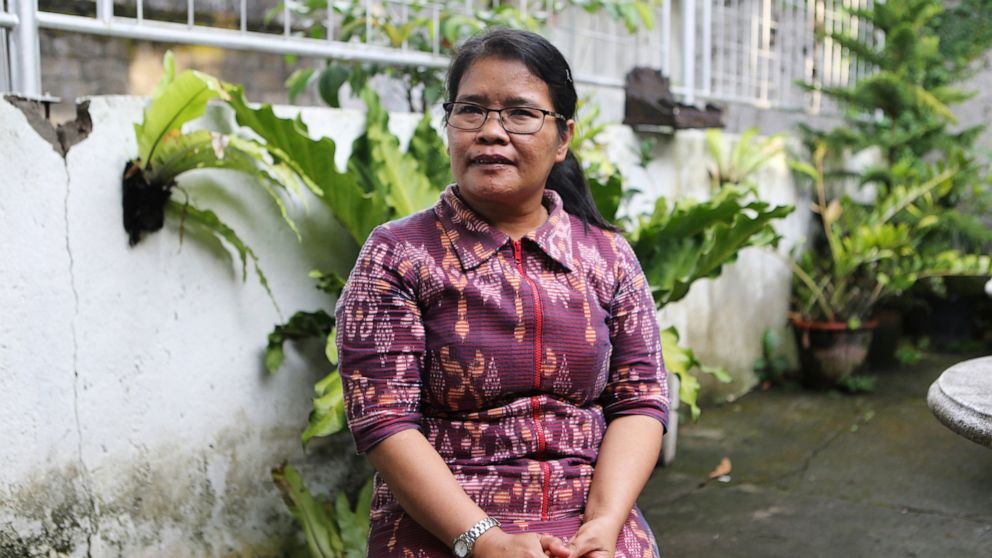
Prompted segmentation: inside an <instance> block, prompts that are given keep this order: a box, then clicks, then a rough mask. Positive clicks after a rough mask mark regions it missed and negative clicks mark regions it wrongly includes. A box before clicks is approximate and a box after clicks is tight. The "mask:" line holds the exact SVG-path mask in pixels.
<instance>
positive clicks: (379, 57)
mask: <svg viewBox="0 0 992 558" xmlns="http://www.w3.org/2000/svg"><path fill="white" fill-rule="evenodd" d="M229 1H231V0H229ZM233 1H234V2H236V3H238V13H237V19H236V20H234V21H236V27H235V26H233V25H229V28H224V27H221V26H218V25H202V24H198V23H197V18H196V14H197V9H196V5H197V2H196V0H185V8H186V10H185V11H186V17H185V21H182V22H180V21H162V20H157V19H152V18H150V17H148V14H149V12H151V11H158V12H161V6H162V5H164V4H171V5H172V6H175V4H176V3H177V2H176V0H172V1H171V2H166V1H165V0H157V1H156V0H128V1H126V2H122V1H121V0H118V4H117V5H115V3H114V1H113V0H94V1H93V2H75V4H77V5H78V4H84V5H89V10H88V13H87V14H84V15H78V14H76V15H74V14H69V13H56V12H53V11H43V10H39V9H38V0H0V90H8V91H16V92H18V93H20V94H23V95H26V96H34V97H39V96H41V95H42V93H43V91H44V88H43V84H42V83H41V81H42V80H41V53H40V47H39V30H40V29H49V30H55V31H63V32H72V33H82V34H89V35H96V36H104V37H117V38H126V39H137V40H145V41H154V42H165V43H176V44H190V45H207V46H213V47H220V48H225V49H236V50H248V51H256V52H266V53H277V54H294V55H300V56H308V57H317V58H332V59H338V60H355V61H369V62H379V63H384V64H394V65H407V66H420V67H433V68H441V67H445V66H446V65H447V63H448V59H447V58H446V57H445V56H442V55H441V54H440V46H439V41H440V33H434V34H433V41H434V43H433V45H431V49H430V51H426V52H425V51H421V50H415V49H413V48H411V47H410V46H409V45H407V44H406V43H404V44H403V45H402V46H400V47H398V48H396V47H393V46H390V45H389V44H388V41H386V40H384V39H382V38H379V39H377V38H376V34H375V33H373V32H372V29H371V27H369V28H367V29H366V32H365V34H364V36H363V37H364V39H365V41H364V42H356V41H355V40H349V41H343V40H340V33H339V31H340V29H339V26H338V22H336V21H335V13H334V10H326V12H327V15H326V17H325V20H324V21H322V22H318V26H322V27H323V33H322V34H323V38H306V37H302V36H299V29H298V28H294V24H295V23H297V22H294V13H293V10H292V3H291V2H285V3H284V5H283V7H282V13H281V14H279V16H280V17H279V18H278V19H279V20H280V23H281V28H280V29H278V31H277V32H275V33H273V32H265V31H262V30H258V29H253V28H254V27H258V26H257V25H254V24H250V22H253V21H257V20H258V18H254V19H252V18H251V17H250V16H251V15H252V14H250V13H249V11H248V2H247V0H233ZM872 1H873V0H774V1H773V0H666V1H665V2H664V3H663V4H661V5H660V6H658V7H657V8H656V12H655V14H654V15H655V20H656V25H655V26H654V28H653V29H650V30H646V29H642V30H640V31H639V32H637V33H634V34H631V33H629V32H628V31H627V29H626V28H625V27H624V26H623V24H622V23H621V22H618V21H614V20H613V19H611V18H609V17H606V16H604V15H593V14H588V13H586V12H584V11H582V10H581V9H579V8H575V7H572V8H566V9H564V10H559V11H556V9H557V8H560V6H559V5H558V4H556V3H555V2H553V1H551V0H548V1H531V2H528V1H526V0H521V1H518V2H516V3H515V4H516V5H517V6H518V7H519V8H520V9H521V11H527V10H538V9H540V10H545V14H546V15H547V16H549V24H548V27H547V30H546V33H547V35H548V36H549V38H550V39H551V40H552V42H554V43H555V44H556V45H558V46H559V48H561V49H562V50H563V51H564V52H565V54H566V56H567V57H568V58H569V60H570V61H571V63H572V65H573V69H574V73H575V76H576V81H577V82H578V83H579V84H584V85H587V86H596V87H606V88H622V87H623V85H624V76H625V75H626V73H627V72H628V71H629V70H630V69H631V68H632V67H634V66H651V67H655V68H660V69H661V70H662V71H663V72H664V73H665V74H666V75H669V76H670V77H671V78H672V83H673V91H674V92H675V93H676V94H677V95H678V96H680V97H681V99H682V100H683V101H685V102H688V103H697V104H698V103H700V102H705V101H725V102H737V103H748V104H753V105H756V106H759V107H770V108H771V107H774V108H782V109H803V110H809V111H814V112H816V111H820V110H821V109H823V105H822V101H821V100H820V99H819V98H818V97H817V96H816V95H814V94H810V93H807V92H805V91H803V90H801V89H800V88H799V87H797V86H796V85H795V83H794V82H795V81H797V80H801V81H805V82H813V83H822V84H825V85H844V84H847V83H850V82H851V81H853V80H855V79H857V78H859V77H861V76H863V75H864V74H865V73H866V72H868V71H869V69H868V68H866V67H865V66H864V65H863V64H861V63H859V62H858V61H857V60H855V59H854V58H852V57H851V56H849V55H848V54H847V53H846V52H845V51H844V50H843V49H842V48H841V47H840V46H839V45H837V44H835V43H834V42H833V41H831V40H830V39H829V38H823V37H817V36H816V35H815V33H814V29H822V30H825V31H827V32H830V31H833V30H846V31H849V32H852V33H855V34H858V35H859V36H862V37H869V38H870V37H872V34H871V33H872V32H871V30H870V29H869V28H868V27H867V26H866V25H864V24H863V23H862V22H859V20H858V19H857V18H855V17H853V16H851V15H850V14H849V13H847V12H846V11H845V10H847V9H849V8H853V7H869V6H870V3H871V2H872ZM204 2H209V0H201V2H200V4H201V6H202V4H203V3H204ZM273 3H274V0H273ZM253 4H257V2H253ZM453 4H454V5H456V6H460V7H461V8H462V9H464V10H465V11H466V12H471V11H472V10H473V9H476V8H477V6H476V5H475V3H474V2H473V1H472V0H465V1H464V2H454V3H440V2H424V1H418V0H365V1H364V2H363V6H364V9H365V11H366V13H373V12H374V11H377V10H378V11H380V12H381V11H384V10H388V11H389V12H390V15H391V17H394V18H397V19H398V21H397V23H399V24H402V23H404V22H405V21H406V20H408V19H409V18H410V17H411V13H412V11H414V10H413V8H414V7H415V11H416V13H417V14H418V16H419V17H424V14H429V15H430V18H431V19H432V22H433V24H434V28H435V29H437V22H438V18H439V13H440V11H441V9H442V7H446V9H448V10H450V9H451V8H452V5H453ZM479 4H488V3H483V2H479ZM149 5H152V8H154V9H151V10H146V7H148V6H149ZM180 5H182V4H180ZM124 13H127V15H126V16H125V15H122V14H124ZM173 19H175V18H173ZM366 21H367V22H368V21H370V20H369V18H366ZM310 23H311V24H313V23H314V22H310ZM366 25H370V24H369V23H366Z"/></svg>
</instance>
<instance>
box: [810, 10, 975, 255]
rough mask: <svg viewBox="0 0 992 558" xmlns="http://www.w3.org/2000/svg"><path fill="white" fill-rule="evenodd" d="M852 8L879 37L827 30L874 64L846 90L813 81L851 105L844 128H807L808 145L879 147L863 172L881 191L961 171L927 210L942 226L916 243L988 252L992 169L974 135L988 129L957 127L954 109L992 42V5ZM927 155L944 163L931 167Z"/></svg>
mask: <svg viewBox="0 0 992 558" xmlns="http://www.w3.org/2000/svg"><path fill="white" fill-rule="evenodd" d="M853 13H855V14H856V15H858V16H859V17H860V18H862V19H863V20H865V21H866V22H867V23H868V24H870V25H871V26H872V27H873V28H874V29H875V31H876V32H877V33H878V34H880V35H881V39H882V40H878V41H876V42H869V40H868V39H865V38H863V37H862V38H859V37H856V36H853V35H847V34H845V33H843V32H835V33H832V34H830V36H831V37H832V38H833V39H834V40H836V41H837V42H838V43H840V44H841V45H843V46H844V47H845V48H846V49H847V50H848V51H849V52H851V53H853V54H856V55H857V56H858V57H859V58H860V59H861V60H863V61H866V62H869V63H870V64H872V65H873V66H874V69H875V71H874V72H873V73H871V74H870V75H868V76H865V77H864V78H862V79H860V80H859V81H858V82H856V83H854V84H852V85H849V86H845V87H823V88H820V87H818V86H816V85H815V84H806V87H808V88H810V89H820V90H821V91H822V92H823V93H824V94H825V95H826V96H828V97H830V98H832V99H834V100H835V101H837V102H838V103H839V104H840V105H841V106H842V107H843V108H844V109H845V110H846V116H845V124H844V125H843V126H839V127H837V128H834V129H833V130H829V131H813V130H810V129H808V128H806V129H805V130H804V131H805V133H806V137H807V142H808V144H809V146H810V149H811V150H812V149H814V148H815V146H816V145H826V146H827V148H828V149H830V151H831V152H832V153H834V154H836V155H840V154H842V153H845V152H858V151H861V150H864V149H868V148H877V149H878V151H879V153H880V154H881V158H882V161H881V164H879V165H877V166H874V167H872V168H870V169H868V170H867V171H865V172H864V173H862V174H861V176H860V181H861V183H862V184H868V183H870V184H872V185H873V186H875V188H876V189H877V191H878V193H879V196H880V197H881V198H885V197H887V196H889V195H890V194H892V193H891V192H890V191H889V190H890V189H892V188H894V187H897V186H898V185H900V184H918V183H923V182H925V181H927V180H928V179H930V178H932V177H933V176H934V175H936V174H939V173H940V172H942V171H943V170H945V169H946V168H954V169H956V172H954V173H953V175H952V176H951V178H950V180H949V182H948V183H947V185H946V186H947V187H946V188H942V189H940V190H939V191H935V192H933V193H932V194H931V195H930V198H931V199H930V200H929V210H928V211H925V212H924V214H925V215H930V216H933V217H935V218H936V219H937V222H936V224H937V225H938V226H934V227H930V228H929V229H928V230H927V231H926V234H925V235H924V236H923V238H921V239H920V240H921V241H920V242H919V243H918V249H920V250H924V251H943V250H945V249H947V248H956V249H959V250H962V251H964V252H985V251H988V249H989V248H990V247H992V240H990V237H992V233H990V232H989V231H988V229H987V227H985V226H984V225H982V223H981V220H980V217H981V216H982V215H983V214H984V213H985V212H986V211H987V210H988V207H989V204H990V203H992V197H990V194H989V189H988V187H987V185H988V183H987V180H986V179H984V178H982V176H983V175H986V174H987V173H988V167H987V165H986V164H985V163H982V162H980V161H978V159H977V158H976V157H975V155H974V151H975V149H974V143H975V139H976V138H977V136H978V134H979V133H980V131H981V130H982V129H983V127H984V126H983V125H978V126H971V127H968V128H965V129H963V130H960V131H952V126H954V125H955V124H957V122H958V119H957V117H956V116H955V114H954V112H953V111H952V110H951V108H950V107H951V105H953V104H955V103H960V102H961V101H963V100H966V99H968V98H970V97H971V96H972V95H973V93H971V92H968V91H964V90H962V89H960V88H959V87H958V86H957V85H956V84H958V83H960V82H961V81H962V80H963V79H964V78H966V77H968V75H969V74H970V73H971V71H972V68H973V66H974V64H973V63H974V62H975V61H976V60H977V59H978V58H980V57H981V56H982V55H983V54H984V53H985V52H986V51H987V50H988V48H989V47H990V46H992V33H990V32H988V30H987V29H985V27H988V25H985V24H987V23H989V22H992V7H990V6H989V4H988V2H984V1H983V0H966V1H965V2H962V3H961V4H960V5H957V6H955V7H953V8H949V9H945V7H944V3H943V2H942V1H941V0H889V1H886V2H876V3H874V4H873V5H872V7H871V8H868V9H865V10H853ZM962 30H966V31H967V30H970V31H971V32H970V33H969V34H962V32H961V31H962ZM871 40H872V41H874V39H871ZM929 161H939V162H941V163H939V164H938V165H936V167H937V168H936V170H934V167H935V165H934V164H931V163H929ZM831 176H832V174H831V173H829V172H828V173H827V177H828V178H830V177H831ZM913 218H915V216H914V215H912V214H906V215H903V216H902V217H901V219H903V220H912V219H913Z"/></svg>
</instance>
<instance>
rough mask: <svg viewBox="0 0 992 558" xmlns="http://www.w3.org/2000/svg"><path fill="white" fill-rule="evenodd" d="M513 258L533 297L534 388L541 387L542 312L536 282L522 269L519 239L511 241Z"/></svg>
mask: <svg viewBox="0 0 992 558" xmlns="http://www.w3.org/2000/svg"><path fill="white" fill-rule="evenodd" d="M513 259H514V261H516V262H517V270H518V271H520V275H521V276H522V277H523V278H524V280H525V281H527V284H528V285H529V286H530V294H531V296H532V297H534V312H535V314H536V315H535V325H534V389H541V334H542V333H543V329H544V323H543V322H544V315H543V314H544V313H543V312H542V311H541V297H540V296H539V295H538V294H537V284H536V283H535V282H534V280H533V279H531V278H530V277H529V276H528V275H527V272H526V271H524V263H523V256H522V255H521V245H520V241H519V240H514V241H513Z"/></svg>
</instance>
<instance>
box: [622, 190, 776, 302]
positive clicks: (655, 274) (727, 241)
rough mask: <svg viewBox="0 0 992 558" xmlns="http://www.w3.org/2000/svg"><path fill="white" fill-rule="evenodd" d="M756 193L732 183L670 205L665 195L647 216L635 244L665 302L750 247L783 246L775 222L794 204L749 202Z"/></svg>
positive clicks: (635, 235) (655, 290)
mask: <svg viewBox="0 0 992 558" xmlns="http://www.w3.org/2000/svg"><path fill="white" fill-rule="evenodd" d="M750 196H751V193H750V192H749V191H747V190H743V189H741V188H739V187H735V186H726V187H724V188H723V189H722V190H720V191H719V192H717V194H716V195H715V196H714V197H713V198H712V199H710V200H706V201H701V202H697V201H691V200H680V201H679V202H677V203H676V204H675V205H674V207H672V208H671V209H669V207H668V200H666V199H665V198H659V199H658V201H657V202H656V204H655V210H654V212H653V213H652V214H651V215H650V216H642V217H641V218H640V220H639V223H638V228H637V229H636V230H635V231H633V232H632V233H631V243H632V246H633V248H634V252H635V253H636V254H637V257H638V259H639V260H640V261H641V265H642V266H643V268H644V273H645V275H647V277H648V281H649V282H650V283H651V290H652V291H653V293H654V296H655V302H656V303H657V304H658V306H659V307H661V306H664V305H666V304H668V303H671V302H675V301H677V300H680V299H681V298H683V297H684V296H685V295H686V294H688V292H689V287H690V286H691V285H692V283H693V282H695V281H696V280H697V279H701V278H704V277H710V278H712V277H716V276H718V275H719V274H720V271H721V270H722V269H723V266H724V265H725V264H727V263H730V262H733V261H734V260H736V258H737V254H738V253H739V252H740V250H741V249H743V248H746V247H749V246H777V244H778V241H779V240H780V239H781V236H780V235H779V234H778V233H777V232H775V230H774V229H773V228H772V226H771V223H772V221H774V220H775V219H780V218H783V217H785V216H786V215H788V214H789V213H790V212H791V211H792V208H791V207H789V206H776V207H773V206H771V205H770V204H768V203H766V202H763V201H748V200H749V199H750Z"/></svg>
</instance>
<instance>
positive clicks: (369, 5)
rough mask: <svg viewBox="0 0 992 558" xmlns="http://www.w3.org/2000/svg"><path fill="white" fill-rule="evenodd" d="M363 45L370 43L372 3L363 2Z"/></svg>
mask: <svg viewBox="0 0 992 558" xmlns="http://www.w3.org/2000/svg"><path fill="white" fill-rule="evenodd" d="M364 4H365V44H366V45H368V44H369V43H370V42H371V41H372V2H371V0H365V2H364Z"/></svg>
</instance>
